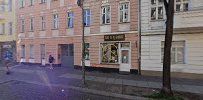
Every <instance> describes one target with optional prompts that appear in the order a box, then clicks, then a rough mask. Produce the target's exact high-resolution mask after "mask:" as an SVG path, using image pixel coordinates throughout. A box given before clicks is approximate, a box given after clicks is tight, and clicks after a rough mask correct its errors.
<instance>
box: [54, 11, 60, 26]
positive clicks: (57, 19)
mask: <svg viewBox="0 0 203 100" xmlns="http://www.w3.org/2000/svg"><path fill="white" fill-rule="evenodd" d="M58 28H59V16H58V14H53V29H58Z"/></svg>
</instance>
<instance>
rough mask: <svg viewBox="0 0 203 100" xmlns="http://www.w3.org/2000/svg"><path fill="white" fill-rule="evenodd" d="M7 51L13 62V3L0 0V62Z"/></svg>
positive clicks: (14, 51)
mask: <svg viewBox="0 0 203 100" xmlns="http://www.w3.org/2000/svg"><path fill="white" fill-rule="evenodd" d="M6 51H8V52H9V54H10V57H11V58H13V60H15V54H16V33H15V1H14V0H0V60H2V59H3V57H4V55H5V52H6Z"/></svg>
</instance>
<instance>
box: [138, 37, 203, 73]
mask: <svg viewBox="0 0 203 100" xmlns="http://www.w3.org/2000/svg"><path fill="white" fill-rule="evenodd" d="M141 39H142V44H141V69H142V70H146V71H162V69H163V67H162V66H163V63H162V62H163V50H164V35H161V34H160V35H143V36H142V38H141ZM202 44H203V33H191V34H189V33H188V34H187V33H179V34H178V33H175V34H174V36H173V42H172V48H171V63H172V65H171V69H172V72H183V73H197V74H203V71H202V70H203V45H202Z"/></svg>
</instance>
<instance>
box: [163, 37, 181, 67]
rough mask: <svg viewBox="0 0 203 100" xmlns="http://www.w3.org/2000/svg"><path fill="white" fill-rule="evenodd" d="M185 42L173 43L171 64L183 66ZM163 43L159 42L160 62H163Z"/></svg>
mask: <svg viewBox="0 0 203 100" xmlns="http://www.w3.org/2000/svg"><path fill="white" fill-rule="evenodd" d="M184 51H185V41H173V42H172V47H171V63H172V64H184V54H185V53H184ZM163 55H164V42H161V61H162V62H163Z"/></svg>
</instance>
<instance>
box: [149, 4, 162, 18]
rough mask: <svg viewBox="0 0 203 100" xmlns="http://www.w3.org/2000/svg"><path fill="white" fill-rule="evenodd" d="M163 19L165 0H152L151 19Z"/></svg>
mask: <svg viewBox="0 0 203 100" xmlns="http://www.w3.org/2000/svg"><path fill="white" fill-rule="evenodd" d="M158 19H163V0H151V20H158Z"/></svg>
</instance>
